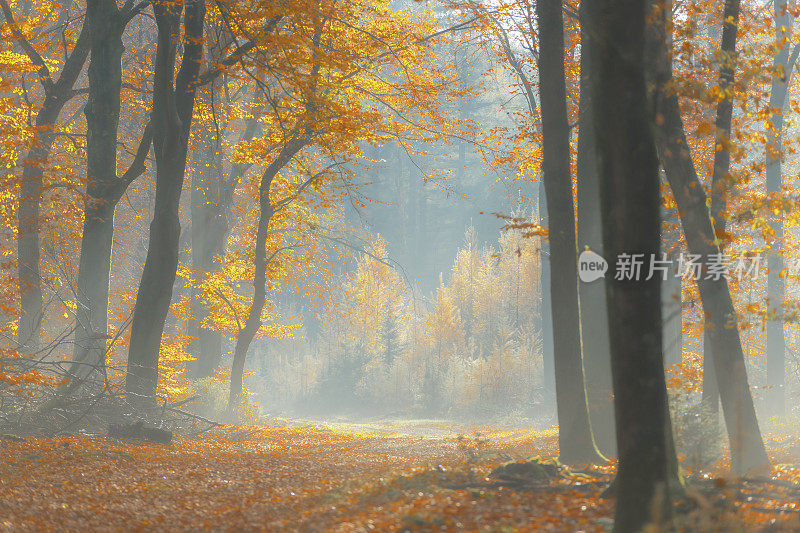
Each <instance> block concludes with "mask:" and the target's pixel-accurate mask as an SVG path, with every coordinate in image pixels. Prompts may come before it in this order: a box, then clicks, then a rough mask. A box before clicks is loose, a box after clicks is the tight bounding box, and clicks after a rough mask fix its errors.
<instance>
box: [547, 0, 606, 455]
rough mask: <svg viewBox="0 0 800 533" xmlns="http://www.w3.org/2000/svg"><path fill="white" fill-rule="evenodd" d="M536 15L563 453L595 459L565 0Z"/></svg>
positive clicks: (552, 1)
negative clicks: (586, 364) (582, 302)
mask: <svg viewBox="0 0 800 533" xmlns="http://www.w3.org/2000/svg"><path fill="white" fill-rule="evenodd" d="M536 13H537V19H538V23H539V42H540V50H539V86H540V89H539V94H540V95H541V99H542V106H541V107H542V137H543V143H542V146H543V159H542V174H543V179H544V187H545V191H546V194H547V205H548V227H549V235H550V258H551V266H552V270H551V279H550V288H551V295H552V296H554V297H553V298H552V301H551V303H552V310H553V311H552V312H553V348H554V350H553V353H554V362H555V376H556V408H557V410H558V424H559V438H558V441H559V456H560V458H561V460H562V461H563V462H565V463H579V462H583V463H591V462H595V461H601V460H602V459H603V458H602V456H601V455H600V453H599V452H598V450H597V447H596V446H595V444H594V439H593V438H592V429H591V425H590V423H589V412H588V407H587V405H586V388H585V384H584V376H583V361H582V357H581V337H580V322H579V320H580V311H579V306H578V265H577V253H576V251H577V249H576V244H575V218H574V215H573V213H574V207H573V201H572V179H571V173H570V149H569V124H568V123H567V104H566V102H567V100H566V83H565V79H564V27H563V19H562V2H561V0H540V1H539V2H538V3H537V4H536ZM556 295H557V297H555V296H556Z"/></svg>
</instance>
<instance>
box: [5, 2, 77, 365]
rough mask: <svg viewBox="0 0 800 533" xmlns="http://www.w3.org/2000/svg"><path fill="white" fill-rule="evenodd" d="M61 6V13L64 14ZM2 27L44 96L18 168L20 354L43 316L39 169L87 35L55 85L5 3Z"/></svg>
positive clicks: (35, 341) (32, 346) (70, 93)
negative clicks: (4, 25) (33, 71)
mask: <svg viewBox="0 0 800 533" xmlns="http://www.w3.org/2000/svg"><path fill="white" fill-rule="evenodd" d="M69 5H70V4H67V3H65V5H64V6H62V9H63V10H65V11H68V10H69ZM0 8H2V10H3V15H4V16H5V19H6V23H7V24H8V25H9V26H10V28H11V33H12V35H13V36H14V39H15V40H16V41H17V43H18V44H19V46H20V48H22V50H23V51H24V52H25V54H26V55H27V56H28V58H29V59H30V61H31V63H33V64H34V65H36V67H37V68H38V71H37V76H38V80H39V84H40V85H41V87H42V90H43V91H44V101H43V102H42V106H41V108H40V109H39V111H38V112H37V113H36V119H35V126H34V128H35V129H34V136H33V142H32V144H31V148H30V150H29V151H28V154H27V156H26V157H25V159H24V164H23V167H22V185H21V188H20V196H19V211H18V218H19V231H18V232H17V261H18V267H17V268H18V273H19V292H20V320H19V331H18V334H17V338H18V339H19V340H18V342H19V344H20V346H21V347H22V349H23V350H30V351H36V349H37V348H38V347H39V337H40V330H41V326H42V319H43V317H44V306H43V302H42V298H43V297H42V287H41V279H42V275H41V271H40V268H39V259H40V243H39V218H40V217H39V203H40V200H41V195H42V191H43V188H44V181H43V174H42V168H41V167H42V165H43V164H45V163H46V162H47V159H48V157H49V156H50V150H51V147H52V146H53V141H54V140H55V138H56V135H57V128H56V124H57V122H58V117H59V115H60V114H61V111H62V110H63V109H64V106H65V105H66V104H67V103H68V102H69V101H70V100H71V99H72V98H73V97H74V96H75V95H76V94H78V93H77V92H76V91H75V89H74V86H75V82H76V81H77V79H78V76H79V75H80V74H81V71H82V69H83V65H84V63H85V62H86V57H87V55H88V54H89V31H88V27H87V25H86V24H84V25H83V26H82V28H81V31H80V33H79V34H78V37H77V40H76V41H75V45H74V46H73V48H72V51H70V52H67V51H66V49H65V50H64V55H65V60H64V63H63V66H62V68H61V73H60V74H59V76H58V78H57V79H56V80H53V75H52V72H51V70H50V67H49V66H48V62H46V61H45V59H44V58H43V57H42V55H41V54H40V53H39V52H38V51H37V50H36V49H35V48H34V46H33V45H32V44H31V43H30V41H29V40H28V39H27V38H26V37H25V35H24V33H23V32H22V29H21V28H20V27H19V25H18V24H17V21H16V20H15V18H14V14H13V12H12V11H11V7H10V6H9V4H8V2H7V1H6V0H0Z"/></svg>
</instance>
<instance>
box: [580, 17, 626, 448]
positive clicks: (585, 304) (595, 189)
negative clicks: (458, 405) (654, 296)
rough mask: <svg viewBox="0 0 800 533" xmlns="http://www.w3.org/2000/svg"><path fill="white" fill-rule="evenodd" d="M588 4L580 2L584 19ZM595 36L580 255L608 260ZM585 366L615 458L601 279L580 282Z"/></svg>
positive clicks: (585, 93) (600, 433)
mask: <svg viewBox="0 0 800 533" xmlns="http://www.w3.org/2000/svg"><path fill="white" fill-rule="evenodd" d="M586 6H587V2H581V6H580V15H581V20H583V19H585V17H586V14H585V12H586V10H587V7H586ZM594 46H595V43H594V39H593V38H592V35H591V32H588V31H586V28H585V27H583V26H582V27H581V78H580V109H579V121H578V122H579V129H578V160H577V181H578V253H580V252H582V251H583V250H584V249H585V248H586V247H588V248H589V249H590V250H592V251H593V252H595V253H597V254H599V255H601V256H603V235H602V226H601V221H600V191H599V183H598V176H597V165H596V160H595V143H594V131H593V129H594V124H593V121H592V100H591V98H590V94H589V93H590V89H589V86H590V83H591V80H590V78H591V72H592V69H593V65H592V64H591V62H592V59H593V53H594ZM578 288H579V295H580V310H581V314H580V316H581V338H582V339H583V343H582V344H583V365H584V367H585V369H586V396H587V400H588V404H589V417H590V420H591V423H592V431H593V433H594V438H595V441H596V442H597V445H598V447H599V448H600V450H601V451H602V452H603V454H604V455H607V456H613V455H616V447H617V443H616V433H615V431H614V400H613V391H612V386H611V354H610V352H609V340H608V314H607V312H606V282H605V278H600V279H598V280H596V281H593V282H591V283H579V284H578Z"/></svg>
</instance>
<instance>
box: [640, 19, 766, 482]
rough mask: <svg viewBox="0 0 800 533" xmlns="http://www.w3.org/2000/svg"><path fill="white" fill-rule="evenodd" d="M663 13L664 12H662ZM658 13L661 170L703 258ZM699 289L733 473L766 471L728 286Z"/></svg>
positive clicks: (700, 194) (700, 202) (703, 282)
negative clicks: (668, 86) (669, 88)
mask: <svg viewBox="0 0 800 533" xmlns="http://www.w3.org/2000/svg"><path fill="white" fill-rule="evenodd" d="M665 10H668V8H665ZM664 20H665V19H664V16H663V12H662V15H661V16H660V17H655V18H654V21H655V23H654V24H653V26H651V27H650V29H649V31H648V34H649V35H650V36H651V39H650V43H649V44H650V46H651V49H650V53H651V54H652V55H653V57H651V58H650V59H649V61H648V65H649V66H650V67H651V68H652V69H653V71H652V72H651V73H650V74H651V75H652V76H653V81H652V84H651V85H652V86H653V87H654V88H655V90H656V94H655V95H654V98H655V101H656V108H657V113H658V115H659V117H658V118H659V120H658V121H657V122H656V123H657V127H656V132H657V141H658V146H659V153H660V156H661V164H662V165H663V167H664V170H665V172H666V175H667V180H668V182H669V185H670V188H671V189H672V193H673V196H674V197H675V202H676V204H677V206H678V211H679V213H680V218H681V225H682V226H683V233H684V235H685V237H686V243H687V246H688V248H689V252H690V253H692V254H700V255H701V256H702V257H703V258H707V257H708V256H709V255H713V254H717V253H719V246H718V245H717V240H716V236H715V233H714V226H713V223H712V220H711V216H710V214H709V210H708V207H707V204H706V194H705V191H704V190H703V186H702V184H701V183H700V180H699V179H698V177H697V172H696V170H695V167H694V161H692V158H691V154H690V152H689V147H688V145H687V143H686V134H685V131H684V128H683V119H682V117H681V115H680V108H679V106H678V97H677V95H676V94H675V92H674V91H665V90H663V87H664V85H665V84H666V83H668V82H669V80H670V79H671V78H672V68H671V65H670V59H669V52H668V50H667V47H666V45H665V43H666V41H665V35H666V33H665V30H664V28H665V22H664ZM698 289H699V293H700V299H701V300H702V303H703V310H704V313H705V314H706V320H707V330H708V339H709V346H707V347H706V349H708V348H710V349H711V351H712V354H713V356H712V358H713V360H714V369H715V370H716V374H717V381H718V383H719V389H720V398H721V400H722V407H723V414H724V417H725V423H726V426H727V428H728V437H729V440H730V447H731V464H732V469H733V471H734V473H736V474H744V473H746V472H748V471H751V470H760V469H763V468H768V467H769V458H768V457H767V453H766V450H765V448H764V442H763V440H762V438H761V430H760V429H759V426H758V420H757V419H756V413H755V409H754V406H753V397H752V395H751V393H750V386H749V384H748V381H747V371H746V368H745V361H744V354H743V352H742V345H741V341H740V339H739V330H738V328H737V317H736V311H735V309H734V307H733V301H732V300H731V295H730V289H729V287H728V282H727V280H726V279H725V278H724V277H721V278H720V279H718V280H715V279H699V280H698Z"/></svg>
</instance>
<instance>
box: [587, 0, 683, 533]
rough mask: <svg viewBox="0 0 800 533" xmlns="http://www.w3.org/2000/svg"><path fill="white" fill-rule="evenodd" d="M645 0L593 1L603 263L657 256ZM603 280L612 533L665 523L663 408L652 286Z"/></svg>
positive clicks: (657, 287) (655, 281)
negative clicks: (614, 456)
mask: <svg viewBox="0 0 800 533" xmlns="http://www.w3.org/2000/svg"><path fill="white" fill-rule="evenodd" d="M647 5H648V2H647V0H621V1H620V0H616V1H615V0H597V4H594V3H593V5H592V6H591V7H590V8H589V9H588V11H589V13H590V14H589V17H587V20H588V28H589V31H593V32H596V35H598V40H597V56H596V57H597V70H596V71H595V72H596V74H595V75H594V76H593V80H592V101H593V102H594V104H595V106H594V113H595V132H596V142H597V156H598V168H599V173H600V197H601V203H602V220H603V224H602V226H603V242H604V244H605V252H606V254H607V255H608V257H609V258H610V260H611V261H614V262H615V259H614V258H617V257H620V256H621V254H643V257H644V258H645V259H646V260H647V259H649V258H651V257H657V256H658V255H657V254H658V253H659V250H660V242H661V228H660V220H659V218H660V215H659V214H660V187H659V173H658V157H657V155H656V150H655V142H654V139H653V134H652V127H653V115H652V108H651V106H650V105H648V99H647V91H646V85H645V76H644V53H643V52H644V40H645V27H646V17H647ZM617 277H618V276H609V279H608V281H607V284H606V285H607V298H608V321H609V327H610V339H611V368H612V375H613V382H614V391H615V401H614V410H615V415H616V427H617V449H618V455H619V467H618V471H617V481H616V496H617V510H616V517H615V521H614V531H617V532H625V533H628V532H634V531H640V530H641V529H642V528H643V527H644V525H645V524H647V523H649V522H662V521H665V520H668V519H669V515H670V509H671V505H670V494H669V470H670V467H669V463H670V461H671V460H673V459H674V457H673V458H672V459H671V458H670V457H669V456H670V454H672V455H673V456H674V450H671V449H670V448H671V447H670V445H669V443H671V442H672V435H671V434H670V433H669V428H670V423H669V411H668V404H667V388H666V381H665V378H664V366H663V364H664V363H663V354H662V324H661V318H662V317H661V279H660V278H659V276H657V275H656V276H653V277H652V278H651V279H649V280H647V279H645V277H644V276H642V277H638V278H637V277H633V279H617Z"/></svg>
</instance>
